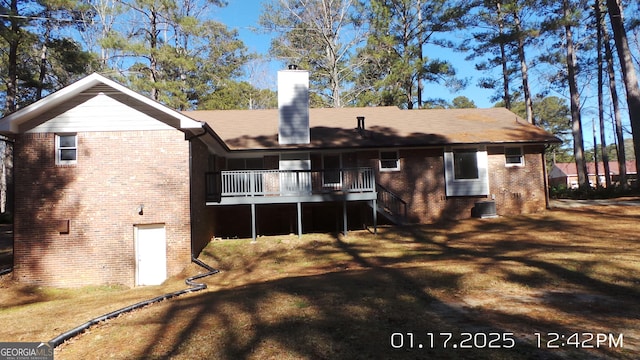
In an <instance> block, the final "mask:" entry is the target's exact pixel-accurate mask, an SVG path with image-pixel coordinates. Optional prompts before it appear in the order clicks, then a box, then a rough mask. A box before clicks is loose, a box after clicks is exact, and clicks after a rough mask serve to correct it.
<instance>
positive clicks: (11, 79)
mask: <svg viewBox="0 0 640 360" xmlns="http://www.w3.org/2000/svg"><path fill="white" fill-rule="evenodd" d="M10 14H11V15H13V16H12V17H11V18H10V20H9V21H10V22H11V30H10V31H9V34H8V39H7V41H8V42H9V64H7V80H6V81H5V85H6V87H7V91H6V95H5V106H4V108H5V113H4V115H7V114H10V113H12V112H14V111H16V99H17V95H18V45H19V44H20V37H19V33H20V25H19V23H18V18H17V16H18V0H11V12H10Z"/></svg>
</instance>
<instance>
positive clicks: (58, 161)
mask: <svg viewBox="0 0 640 360" xmlns="http://www.w3.org/2000/svg"><path fill="white" fill-rule="evenodd" d="M61 136H73V137H74V139H75V144H74V147H61V146H60V137H61ZM55 139H56V140H55V141H56V145H55V151H56V165H72V164H77V163H78V134H77V133H60V134H56V135H55ZM67 149H73V150H75V151H76V159H75V160H62V157H61V156H60V155H61V153H62V150H67Z"/></svg>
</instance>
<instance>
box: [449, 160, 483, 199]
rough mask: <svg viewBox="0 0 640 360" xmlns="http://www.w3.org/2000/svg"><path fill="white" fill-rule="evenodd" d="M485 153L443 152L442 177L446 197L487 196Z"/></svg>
mask: <svg viewBox="0 0 640 360" xmlns="http://www.w3.org/2000/svg"><path fill="white" fill-rule="evenodd" d="M488 167H489V160H488V156H487V151H486V150H484V149H476V148H454V149H447V150H445V152H444V177H445V190H446V195H447V196H481V195H489V172H488Z"/></svg>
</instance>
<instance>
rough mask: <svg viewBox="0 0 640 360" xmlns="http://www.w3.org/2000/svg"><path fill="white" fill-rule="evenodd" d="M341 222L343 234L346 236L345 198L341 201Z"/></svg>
mask: <svg viewBox="0 0 640 360" xmlns="http://www.w3.org/2000/svg"><path fill="white" fill-rule="evenodd" d="M342 224H343V226H344V230H343V232H342V233H343V234H344V236H347V198H346V197H345V198H344V201H343V202H342Z"/></svg>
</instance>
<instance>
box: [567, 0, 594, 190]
mask: <svg viewBox="0 0 640 360" xmlns="http://www.w3.org/2000/svg"><path fill="white" fill-rule="evenodd" d="M562 4H563V9H564V18H565V27H564V28H565V35H566V38H567V40H566V41H567V43H566V50H567V73H568V81H569V93H570V95H571V132H572V134H573V153H574V156H575V158H576V167H577V170H578V184H579V186H580V187H584V188H588V187H589V186H590V185H589V177H588V173H587V164H586V162H585V159H584V141H583V139H582V121H581V119H580V93H579V92H578V85H577V83H576V54H575V49H574V47H573V33H572V31H571V23H570V21H569V19H570V17H571V9H570V4H569V0H563V2H562Z"/></svg>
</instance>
